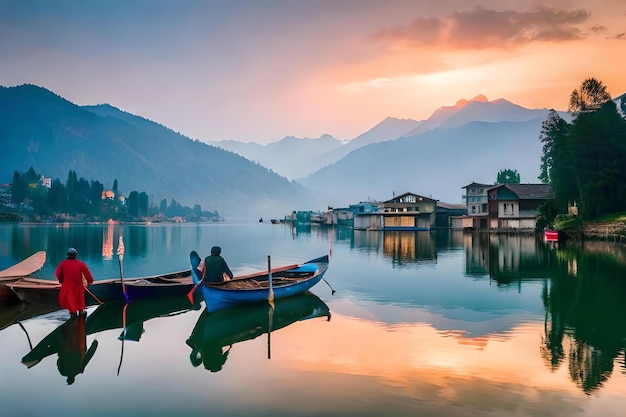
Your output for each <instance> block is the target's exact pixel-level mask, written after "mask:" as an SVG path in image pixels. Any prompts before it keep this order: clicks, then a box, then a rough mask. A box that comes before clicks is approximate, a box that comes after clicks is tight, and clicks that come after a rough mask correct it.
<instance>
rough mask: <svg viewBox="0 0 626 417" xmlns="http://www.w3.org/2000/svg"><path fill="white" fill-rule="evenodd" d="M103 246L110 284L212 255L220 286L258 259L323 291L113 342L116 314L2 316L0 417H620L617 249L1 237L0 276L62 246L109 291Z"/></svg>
mask: <svg viewBox="0 0 626 417" xmlns="http://www.w3.org/2000/svg"><path fill="white" fill-rule="evenodd" d="M120 235H122V236H123V238H124V243H125V248H126V251H125V256H124V260H123V268H124V276H125V277H134V276H142V275H153V274H158V273H163V272H171V271H177V270H182V269H186V268H188V255H189V252H190V251H191V250H197V251H198V252H199V253H200V254H201V255H202V254H206V253H208V251H209V250H210V248H211V246H213V245H220V246H221V247H222V254H223V255H224V257H225V258H226V260H227V261H228V263H229V264H230V266H231V269H233V272H235V274H240V273H246V272H251V271H253V270H260V269H265V268H266V267H267V256H268V255H270V256H271V259H272V264H273V265H274V266H278V265H282V264H291V263H294V262H299V261H304V260H308V259H312V258H315V257H318V256H321V255H324V254H326V253H330V254H331V262H330V267H329V270H328V272H327V274H326V276H325V278H326V281H327V282H328V284H327V283H325V282H324V281H322V282H320V283H319V284H318V285H317V286H315V287H314V288H313V291H312V292H313V295H309V296H304V297H299V298H297V299H294V300H290V301H289V302H286V301H285V302H280V303H277V305H276V309H275V311H273V312H272V311H271V310H270V309H269V307H268V306H267V305H265V304H260V305H256V306H251V307H249V308H243V309H241V308H239V309H234V310H232V311H228V312H226V313H224V314H221V315H215V316H211V315H208V316H207V315H206V313H203V308H204V305H203V303H200V304H197V305H195V306H192V305H191V304H190V303H189V302H188V301H187V300H186V299H183V300H181V299H163V300H157V301H153V302H144V303H139V302H136V303H131V304H129V305H128V306H127V307H126V328H124V325H123V322H122V317H123V309H124V306H123V305H119V304H117V305H116V304H105V305H104V306H100V307H98V306H92V307H89V309H88V313H89V314H88V317H87V319H86V320H85V321H81V320H76V319H72V320H69V315H68V313H67V312H66V311H63V310H61V311H52V312H47V313H45V314H42V315H37V316H35V317H30V318H28V317H27V316H28V315H29V314H31V312H32V314H37V313H41V311H39V312H37V311H34V312H33V310H34V309H32V307H29V308H27V309H25V310H24V307H23V306H21V305H19V304H16V305H8V306H7V305H2V306H0V317H1V319H2V321H1V322H0V329H2V330H0V352H2V355H0V369H1V374H2V378H1V379H0V398H1V399H2V401H0V403H1V404H2V415H6V416H50V415H58V416H63V417H66V416H107V417H108V416H144V415H145V416H152V417H153V416H166V415H172V416H207V415H212V416H249V415H254V416H416V415H420V416H609V417H610V416H623V415H624V410H626V364H625V359H624V351H625V346H626V320H624V318H625V317H626V257H625V254H626V251H625V250H624V248H622V247H618V246H615V245H612V244H607V243H602V242H595V243H586V244H585V245H562V246H560V247H559V246H555V245H553V244H552V245H548V244H546V243H544V242H543V241H542V240H540V239H535V238H534V237H531V236H502V235H488V234H464V233H462V232H449V231H437V232H433V233H428V232H391V233H388V232H365V231H352V230H350V229H342V228H339V229H334V230H333V229H322V228H316V227H313V228H311V229H304V230H293V229H292V228H291V227H290V226H288V225H282V224H280V225H271V224H268V223H263V224H259V223H250V224H183V225H148V226H140V225H137V226H135V225H80V226H29V225H0V268H6V267H8V266H10V265H12V264H14V263H16V262H18V261H19V260H21V259H23V258H25V257H27V256H29V255H31V254H32V253H34V252H36V251H38V250H45V251H46V252H47V254H48V260H47V263H46V265H45V267H44V269H43V270H42V271H40V273H39V274H38V275H39V276H42V277H45V278H50V279H52V278H53V276H54V268H55V266H56V264H57V263H58V262H59V261H60V260H62V259H63V258H64V257H65V250H66V249H67V247H69V246H73V247H75V248H77V249H78V254H79V258H81V259H83V260H84V261H86V262H87V264H88V265H89V267H90V268H91V270H92V272H93V273H94V276H95V278H96V279H105V278H113V277H117V276H119V262H118V258H117V256H116V255H115V253H116V250H117V242H118V239H119V236H120ZM330 287H332V288H333V289H334V290H335V293H334V294H333V293H332V291H331V288H330ZM20 309H22V310H20ZM20 315H21V316H20ZM15 317H21V319H20V321H19V322H18V323H15V322H14V319H15ZM268 329H271V331H270V332H268ZM50 334H52V336H50V337H49V338H48V339H46V340H47V341H49V343H48V342H44V343H43V344H40V342H41V341H42V340H44V338H46V337H47V336H48V335H50ZM81 334H86V338H82V337H80V335H81ZM77 335H78V336H79V337H77ZM31 350H32V351H31Z"/></svg>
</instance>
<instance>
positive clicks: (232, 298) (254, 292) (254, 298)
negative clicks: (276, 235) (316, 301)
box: [190, 251, 328, 312]
mask: <svg viewBox="0 0 626 417" xmlns="http://www.w3.org/2000/svg"><path fill="white" fill-rule="evenodd" d="M190 261H191V266H192V268H191V272H192V276H193V280H194V282H196V283H199V282H200V281H201V279H202V273H201V272H200V270H199V269H198V268H197V267H198V265H199V262H200V257H199V256H198V254H197V253H196V252H195V251H193V252H192V253H191V254H190ZM327 269H328V255H326V256H322V257H320V258H317V259H313V260H310V261H308V262H306V263H304V264H301V265H293V266H289V267H285V268H275V269H272V283H273V285H272V292H273V297H272V296H271V295H270V288H269V278H268V273H267V272H259V273H257V274H251V275H248V276H245V277H234V278H233V280H231V281H227V282H224V283H219V284H211V285H204V284H200V285H199V288H200V292H201V293H202V296H203V298H204V301H205V303H206V308H207V310H208V311H209V312H211V311H217V310H220V309H223V308H226V307H228V306H232V305H236V304H250V303H258V302H263V301H268V300H269V299H270V298H273V299H274V300H278V299H282V298H286V297H291V296H294V295H297V294H301V293H303V292H305V291H308V290H310V289H311V288H312V287H313V286H315V285H316V284H317V283H319V282H320V281H321V280H322V278H323V277H324V274H325V273H326V270H327ZM298 277H300V278H298ZM290 280H291V281H290ZM246 282H250V283H254V284H255V286H256V288H249V287H248V288H241V285H242V283H246Z"/></svg>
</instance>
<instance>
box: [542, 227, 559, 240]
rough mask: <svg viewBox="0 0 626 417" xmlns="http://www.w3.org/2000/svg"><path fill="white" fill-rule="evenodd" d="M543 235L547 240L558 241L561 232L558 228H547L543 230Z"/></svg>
mask: <svg viewBox="0 0 626 417" xmlns="http://www.w3.org/2000/svg"><path fill="white" fill-rule="evenodd" d="M543 237H544V239H545V241H546V242H558V241H559V238H560V234H559V231H558V230H550V229H546V230H544V231H543Z"/></svg>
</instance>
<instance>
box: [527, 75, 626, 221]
mask: <svg viewBox="0 0 626 417" xmlns="http://www.w3.org/2000/svg"><path fill="white" fill-rule="evenodd" d="M569 110H570V111H571V112H572V114H573V115H574V116H575V118H574V120H573V121H572V123H571V124H568V123H567V122H565V121H564V120H563V119H562V118H561V117H560V116H559V115H558V114H557V113H556V112H555V111H554V110H551V111H550V113H549V114H548V118H547V119H546V120H545V121H544V122H543V125H542V131H541V134H540V137H539V138H540V140H541V142H542V143H543V155H542V158H541V174H540V176H539V179H540V180H541V181H542V182H544V183H546V184H549V185H551V186H552V189H553V191H554V198H555V203H556V205H557V208H558V210H559V211H560V212H566V210H567V205H568V204H573V203H574V202H576V203H577V205H578V207H579V211H580V214H581V215H582V217H583V218H586V219H589V218H595V217H598V216H601V215H603V214H607V213H613V212H616V211H620V210H624V209H625V208H626V171H625V170H624V169H623V167H624V166H626V120H624V119H623V118H622V117H621V116H620V115H619V113H618V112H617V107H616V106H615V103H614V102H613V101H612V100H611V97H610V95H609V94H608V92H607V90H606V87H605V86H604V85H603V84H602V83H601V82H600V81H598V80H596V79H594V78H590V79H586V80H585V81H583V83H582V84H581V86H580V88H579V89H578V90H574V91H573V92H572V94H571V97H570V105H569Z"/></svg>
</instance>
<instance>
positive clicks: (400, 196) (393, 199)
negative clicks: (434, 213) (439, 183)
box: [383, 193, 437, 203]
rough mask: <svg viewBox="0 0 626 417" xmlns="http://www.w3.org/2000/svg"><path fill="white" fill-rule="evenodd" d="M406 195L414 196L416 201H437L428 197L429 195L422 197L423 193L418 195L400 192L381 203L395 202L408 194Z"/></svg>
mask: <svg viewBox="0 0 626 417" xmlns="http://www.w3.org/2000/svg"><path fill="white" fill-rule="evenodd" d="M408 195H413V196H415V198H416V199H417V200H418V201H423V200H431V201H437V200H435V199H434V198H430V197H424V196H423V195H419V194H415V193H404V194H400V195H397V196H395V197H394V198H392V199H391V200H387V201H383V203H397V202H399V201H400V199H402V198H404V197H406V196H408Z"/></svg>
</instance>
